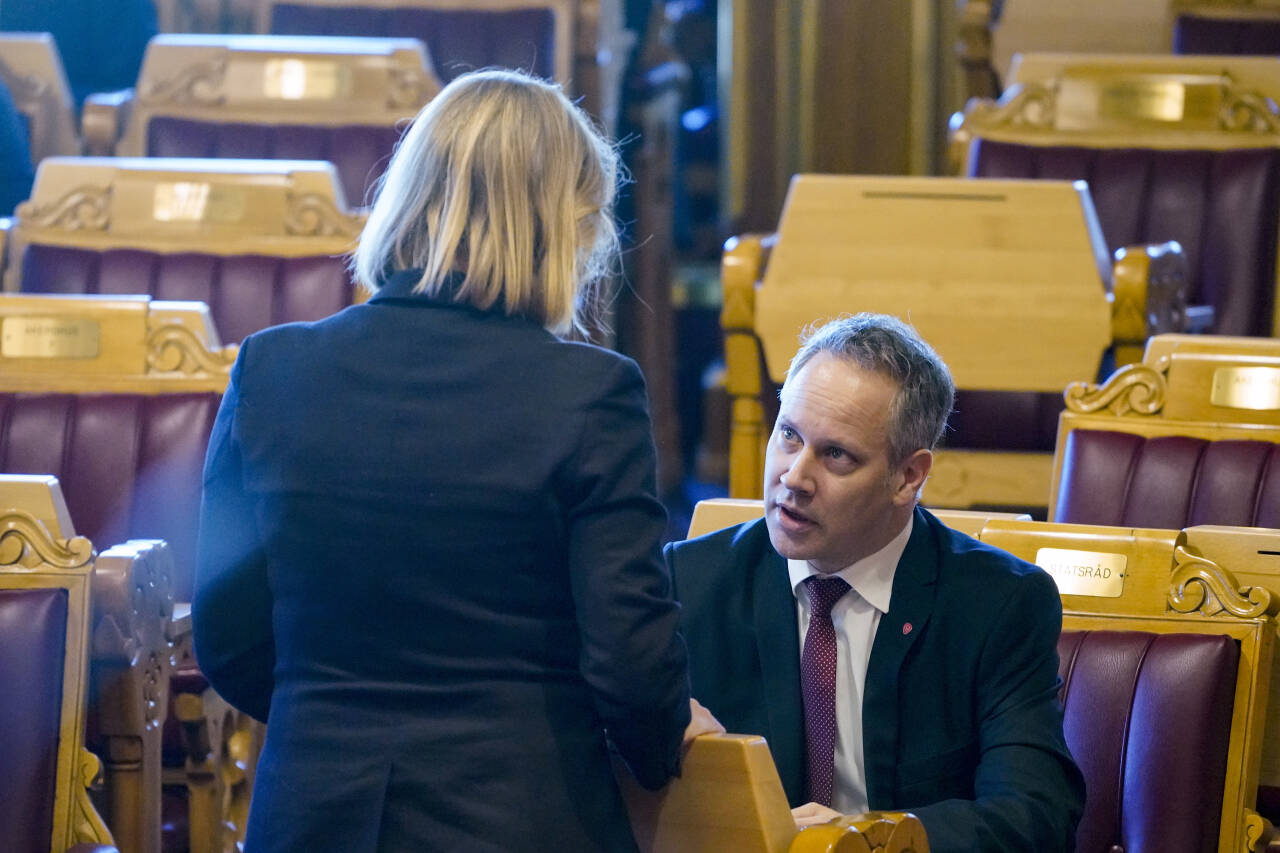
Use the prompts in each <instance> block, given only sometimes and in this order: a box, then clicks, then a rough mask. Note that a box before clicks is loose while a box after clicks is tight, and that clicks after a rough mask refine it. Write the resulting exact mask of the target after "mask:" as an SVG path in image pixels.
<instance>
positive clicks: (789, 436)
mask: <svg viewBox="0 0 1280 853" xmlns="http://www.w3.org/2000/svg"><path fill="white" fill-rule="evenodd" d="M778 435H780V436H782V437H783V439H784V440H786V441H795V440H796V431H795V430H793V429H792V428H791V427H789V426H784V427H779V428H778Z"/></svg>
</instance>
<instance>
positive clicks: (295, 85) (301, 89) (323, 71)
mask: <svg viewBox="0 0 1280 853" xmlns="http://www.w3.org/2000/svg"><path fill="white" fill-rule="evenodd" d="M350 93H351V70H350V69H349V68H346V67H345V66H340V65H338V64H337V63H336V62H328V61H323V60H316V59H271V60H268V61H267V64H266V66H265V67H264V68H263V70H262V94H263V96H264V97H266V98H269V99H272V100H285V101H331V100H333V99H334V98H337V97H338V96H340V95H343V96H345V95H349V94H350Z"/></svg>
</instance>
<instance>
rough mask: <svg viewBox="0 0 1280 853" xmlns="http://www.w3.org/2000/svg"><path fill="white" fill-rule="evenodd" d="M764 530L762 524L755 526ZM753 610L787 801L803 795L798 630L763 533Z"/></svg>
mask: <svg viewBox="0 0 1280 853" xmlns="http://www.w3.org/2000/svg"><path fill="white" fill-rule="evenodd" d="M759 524H760V527H761V528H764V522H763V521H761V522H759ZM754 571H755V578H754V582H753V599H754V601H753V608H754V618H755V629H756V649H757V651H758V652H759V655H760V678H761V687H762V688H763V691H764V702H765V708H766V711H767V713H768V717H769V734H768V738H769V746H770V751H771V752H772V753H773V760H774V763H775V764H777V766H778V775H779V776H780V777H781V778H782V787H783V788H784V789H785V790H786V792H787V799H789V800H790V801H791V802H793V803H797V804H798V803H800V802H801V799H800V798H801V797H802V796H803V795H804V712H803V709H802V705H801V701H802V700H801V697H800V639H799V637H800V634H799V631H800V628H799V623H798V621H797V617H796V606H795V596H794V595H793V594H792V592H791V582H790V579H789V577H788V576H787V564H786V561H785V560H783V558H782V557H781V556H779V554H778V552H777V551H774V550H773V547H772V546H771V545H770V544H769V539H768V537H767V535H766V536H765V537H764V547H763V548H761V555H760V559H759V561H758V562H757V563H756V565H755V567H754Z"/></svg>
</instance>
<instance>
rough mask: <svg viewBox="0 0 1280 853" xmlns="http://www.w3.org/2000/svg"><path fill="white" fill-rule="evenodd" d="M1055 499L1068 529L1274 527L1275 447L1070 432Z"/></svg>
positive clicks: (1279, 516)
mask: <svg viewBox="0 0 1280 853" xmlns="http://www.w3.org/2000/svg"><path fill="white" fill-rule="evenodd" d="M1057 497H1058V500H1057V504H1056V506H1057V509H1056V512H1055V513H1054V518H1053V520H1054V521H1060V522H1068V523H1073V524H1107V525H1118V526H1123V527H1159V528H1165V529H1172V530H1178V529H1181V528H1183V527H1191V526H1193V525H1197V524H1225V525H1231V526H1235V527H1280V445H1277V444H1273V443H1271V442H1269V441H1229V440H1219V441H1210V440H1207V439H1201V438H1192V437H1189V436H1163V437H1159V438H1144V437H1143V436H1140V435H1130V434H1129V433H1123V432H1111V431H1108V430H1086V429H1076V430H1072V431H1071V432H1069V433H1068V434H1067V439H1066V443H1065V446H1064V448H1063V459H1062V478H1061V481H1060V483H1059V486H1058V496H1057Z"/></svg>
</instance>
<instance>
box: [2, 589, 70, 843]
mask: <svg viewBox="0 0 1280 853" xmlns="http://www.w3.org/2000/svg"><path fill="white" fill-rule="evenodd" d="M67 605H68V599H67V591H66V590H65V589H29V590H27V589H23V590H18V589H5V590H0V717H2V718H3V719H4V729H5V734H4V736H3V737H0V767H2V768H4V772H3V773H0V850H5V851H7V853H47V851H48V849H49V841H50V839H51V838H52V837H53V800H54V792H55V790H56V784H57V770H58V726H59V724H60V722H61V720H62V667H63V657H64V654H65V648H64V647H65V644H66V636H67Z"/></svg>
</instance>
